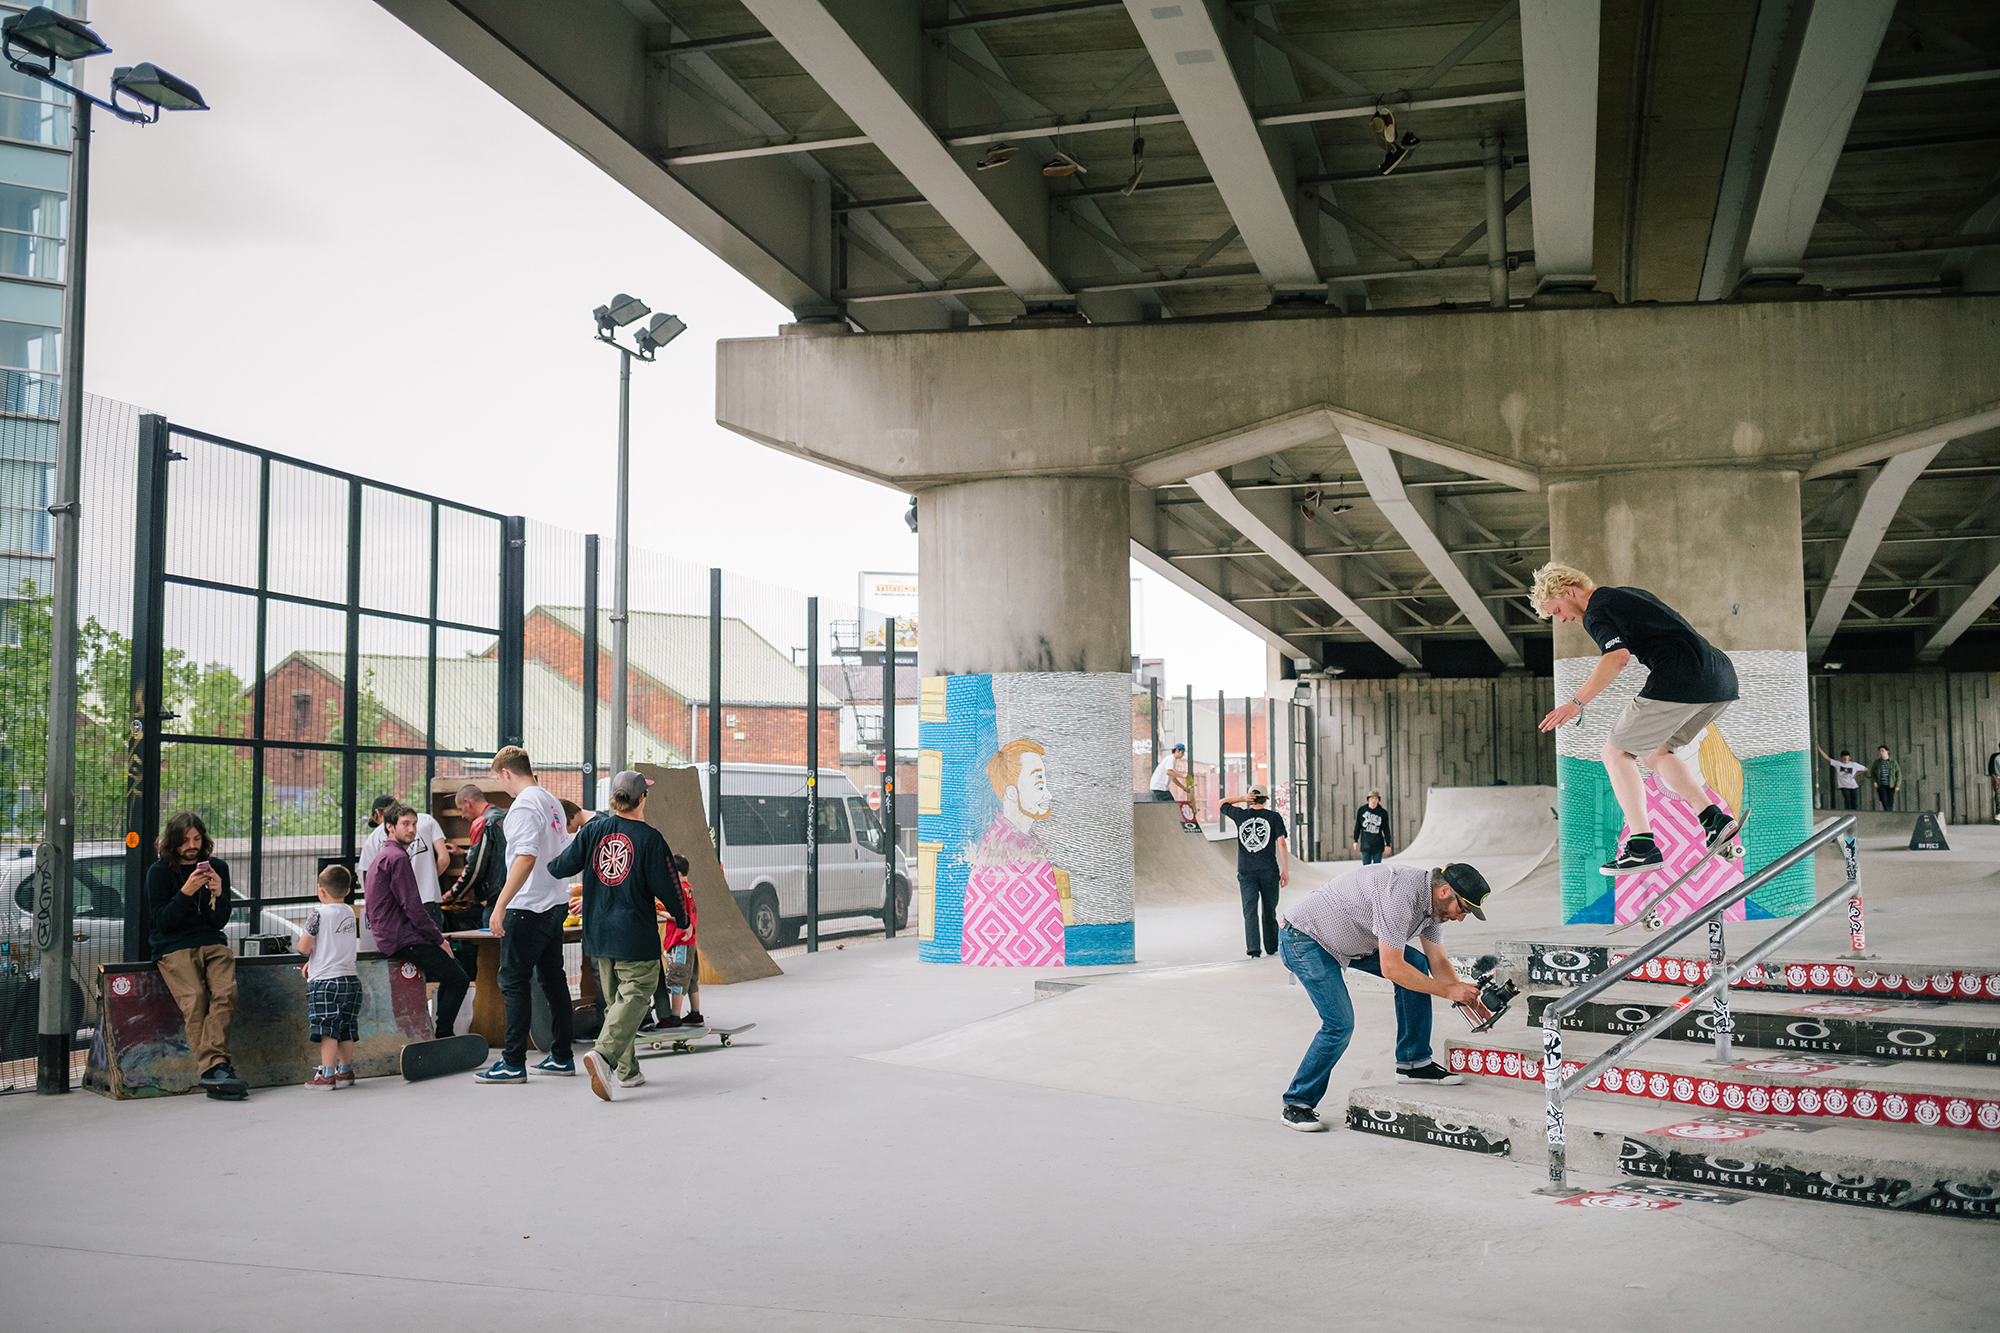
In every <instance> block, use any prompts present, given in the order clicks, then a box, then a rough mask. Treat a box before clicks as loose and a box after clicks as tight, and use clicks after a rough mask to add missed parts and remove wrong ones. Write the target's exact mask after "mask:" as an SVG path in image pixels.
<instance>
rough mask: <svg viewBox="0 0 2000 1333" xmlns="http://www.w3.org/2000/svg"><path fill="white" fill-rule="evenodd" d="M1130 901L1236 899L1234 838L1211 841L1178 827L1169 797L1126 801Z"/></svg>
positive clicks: (1145, 903)
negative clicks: (1129, 825) (1129, 832)
mask: <svg viewBox="0 0 2000 1333" xmlns="http://www.w3.org/2000/svg"><path fill="white" fill-rule="evenodd" d="M1132 888H1133V901H1134V902H1135V903H1137V905H1138V906H1140V907H1172V906H1177V905H1179V904H1182V903H1206V902H1232V903H1233V902H1238V901H1240V897H1239V895H1238V892H1237V888H1236V843H1235V842H1234V841H1233V840H1231V841H1227V842H1211V841H1210V840H1209V838H1208V835H1207V834H1206V833H1199V832H1191V831H1189V830H1187V829H1184V828H1182V827H1181V815H1180V806H1179V805H1178V804H1177V803H1175V802H1171V801H1145V802H1135V803H1134V804H1133V806H1132Z"/></svg>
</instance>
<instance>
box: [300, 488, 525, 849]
mask: <svg viewBox="0 0 2000 1333" xmlns="http://www.w3.org/2000/svg"><path fill="white" fill-rule="evenodd" d="M346 635H347V650H346V655H345V656H344V658H343V659H342V660H343V661H344V662H345V664H346V665H345V667H344V669H343V671H342V676H343V682H342V685H341V691H340V701H341V702H340V855H341V858H342V859H343V860H346V861H349V862H352V861H353V860H354V855H355V848H354V820H355V798H356V796H357V794H358V786H359V784H360V781H361V774H360V771H359V770H360V768H361V751H360V748H359V747H360V744H361V481H360V479H359V478H353V479H350V480H349V481H348V483H347V628H346ZM501 660H502V661H503V662H504V661H505V660H506V651H505V646H504V645H503V646H502V651H501ZM503 671H504V668H503ZM503 679H504V675H503Z"/></svg>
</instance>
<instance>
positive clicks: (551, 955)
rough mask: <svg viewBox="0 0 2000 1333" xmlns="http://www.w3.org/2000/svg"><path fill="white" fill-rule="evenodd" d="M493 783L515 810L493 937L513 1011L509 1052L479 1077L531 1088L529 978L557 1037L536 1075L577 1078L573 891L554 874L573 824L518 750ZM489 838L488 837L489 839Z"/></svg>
mask: <svg viewBox="0 0 2000 1333" xmlns="http://www.w3.org/2000/svg"><path fill="white" fill-rule="evenodd" d="M493 776H494V777H495V778H497V779H499V781H500V787H501V789H502V790H503V791H505V792H506V793H507V795H508V797H509V798H511V803H510V804H509V805H508V807H507V823H506V833H507V857H508V866H507V887H505V888H504V889H502V890H500V896H499V897H498V898H497V899H495V900H494V903H493V915H492V917H491V918H490V920H489V921H488V922H487V929H489V930H491V931H492V932H493V933H494V934H495V935H498V936H500V937H501V941H502V944H501V949H500V995H501V998H502V999H503V1000H505V1001H506V1004H507V1044H506V1046H505V1047H504V1048H503V1049H502V1050H501V1053H500V1058H499V1059H498V1060H497V1061H495V1062H494V1064H493V1067H492V1068H491V1069H485V1070H481V1071H480V1072H479V1073H477V1074H475V1075H473V1077H474V1078H475V1079H477V1080H478V1081H479V1082H481V1083H525V1082H527V1080H528V1069H527V1063H528V1019H529V1016H530V1014H531V1013H532V1012H533V1001H532V1000H531V998H530V996H529V992H528V978H529V974H530V973H533V974H534V975H535V976H536V977H538V978H539V979H540V981H541V985H542V993H543V994H544V995H545V996H547V997H548V1001H549V1014H550V1018H551V1020H552V1022H553V1025H554V1029H555V1039H554V1040H553V1041H552V1042H550V1045H551V1046H552V1047H553V1048H554V1049H552V1050H551V1051H550V1052H549V1053H548V1055H547V1056H545V1057H544V1058H543V1060H542V1062H541V1063H540V1064H538V1065H536V1066H535V1072H536V1073H537V1074H571V1075H573V1074H575V1073H576V1061H575V1060H574V1058H572V1056H573V1053H572V1052H571V1050H570V1045H571V1042H572V1040H573V1039H574V1035H575V1029H574V1024H575V1009H574V1008H573V1006H572V1005H571V1002H570V998H569V978H568V975H567V974H566V973H565V971H564V969H563V917H564V916H566V915H567V914H568V912H569V890H568V889H567V888H565V887H564V885H563V883H562V881H561V880H559V879H557V878H556V877H555V876H554V875H552V874H550V873H549V863H550V862H551V861H553V860H555V858H556V853H558V852H560V851H562V849H563V848H564V847H566V846H568V845H569V818H568V816H566V815H565V814H564V813H563V808H562V803H561V802H560V801H558V800H556V798H555V797H553V796H551V795H549V794H548V792H547V791H545V790H543V789H542V787H541V785H540V784H538V783H537V782H536V781H535V769H534V765H533V763H532V762H530V760H529V759H528V752H527V751H526V750H523V749H522V748H521V747H520V746H518V745H508V746H504V747H502V749H501V750H500V753H498V754H496V755H494V756H493ZM489 836H490V835H489Z"/></svg>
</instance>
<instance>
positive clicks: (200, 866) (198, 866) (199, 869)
mask: <svg viewBox="0 0 2000 1333" xmlns="http://www.w3.org/2000/svg"><path fill="white" fill-rule="evenodd" d="M194 868H195V871H196V873H198V874H203V875H206V874H207V873H208V871H209V866H208V862H206V861H197V862H195V867H194Z"/></svg>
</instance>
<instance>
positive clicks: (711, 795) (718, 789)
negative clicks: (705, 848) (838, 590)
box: [708, 569, 722, 856]
mask: <svg viewBox="0 0 2000 1333" xmlns="http://www.w3.org/2000/svg"><path fill="white" fill-rule="evenodd" d="M708 836H709V838H710V840H712V841H713V842H714V843H715V851H716V854H717V855H718V856H719V855H721V854H722V571H721V570H720V569H711V570H709V571H708Z"/></svg>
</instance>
